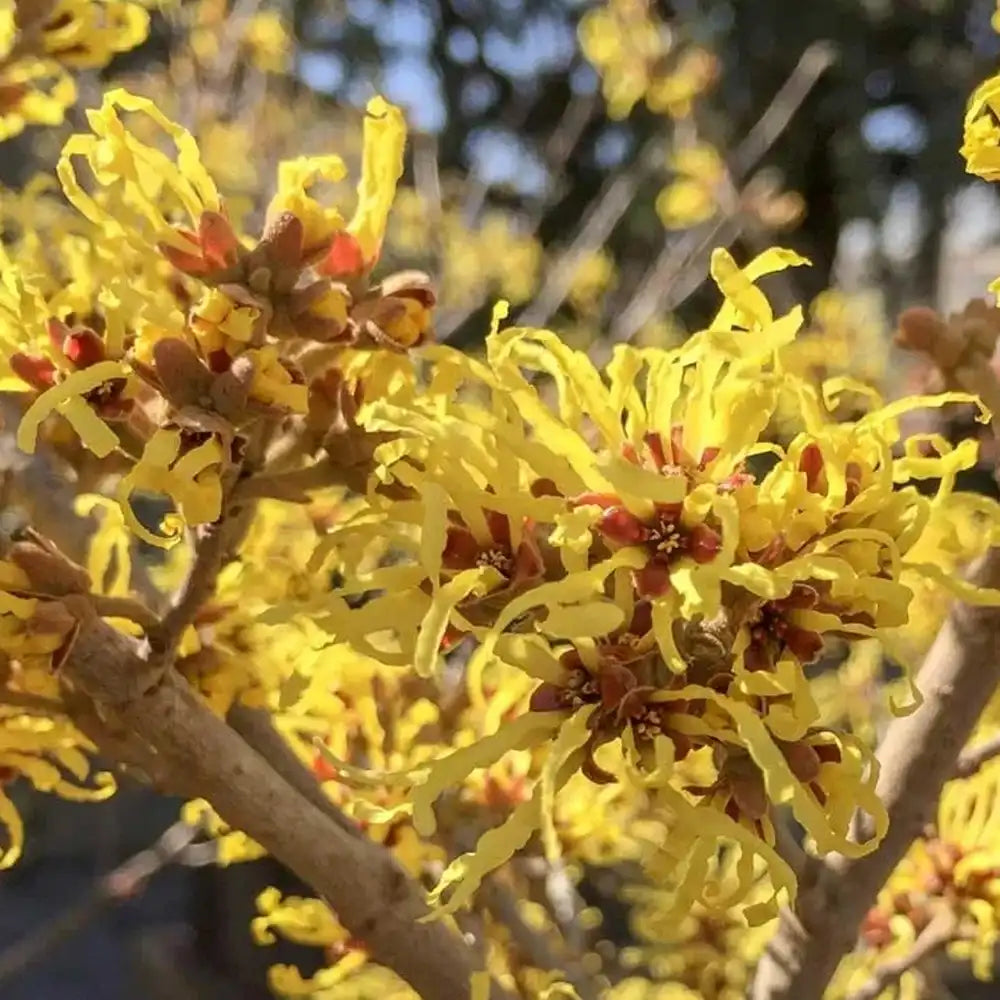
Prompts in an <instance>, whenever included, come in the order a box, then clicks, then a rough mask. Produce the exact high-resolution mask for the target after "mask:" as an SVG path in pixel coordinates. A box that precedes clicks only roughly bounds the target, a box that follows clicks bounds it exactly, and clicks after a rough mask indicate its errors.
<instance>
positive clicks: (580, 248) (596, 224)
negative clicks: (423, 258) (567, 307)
mask: <svg viewBox="0 0 1000 1000" xmlns="http://www.w3.org/2000/svg"><path fill="white" fill-rule="evenodd" d="M584 110H586V111H587V116H586V117H584V115H583V113H582V111H581V106H580V105H576V104H574V102H573V101H570V103H569V105H568V106H567V108H566V111H565V112H564V115H563V118H562V119H561V120H560V123H559V124H558V125H557V126H556V130H555V132H554V133H553V140H550V143H549V146H548V149H549V150H550V151H551V153H552V155H553V156H555V155H556V154H558V155H560V156H561V157H562V158H563V160H566V159H568V158H569V156H570V155H571V154H572V152H573V150H574V149H575V148H576V143H577V142H578V141H579V139H580V135H581V134H582V132H583V129H584V128H585V127H586V124H587V121H588V120H589V114H590V113H591V111H592V108H589V109H586V108H585V109H584ZM567 122H568V124H567ZM571 126H572V127H571ZM661 158H662V150H661V148H660V145H659V143H656V142H649V143H647V144H646V146H644V147H643V149H642V150H641V151H640V152H639V154H638V156H637V157H636V159H635V161H634V162H633V163H632V164H631V165H630V166H629V167H627V168H626V169H625V170H622V171H620V172H619V173H617V174H615V176H614V177H613V178H610V179H609V180H608V181H607V182H606V183H605V184H604V186H603V187H602V188H601V190H600V191H599V192H598V193H597V195H596V196H595V197H594V199H593V201H592V202H591V203H590V205H589V206H588V208H587V210H586V212H585V213H584V215H583V220H582V222H581V224H580V228H579V229H578V230H577V232H576V234H575V235H574V237H573V239H572V240H570V243H569V245H568V246H567V247H566V248H565V249H564V250H563V251H561V253H560V254H559V256H558V257H557V259H556V260H555V261H554V262H553V263H552V265H551V266H550V267H549V268H548V270H547V272H546V276H545V279H544V280H543V282H542V287H541V288H540V289H539V291H538V293H537V294H536V295H535V297H534V299H533V301H532V304H531V305H530V306H529V307H528V308H527V309H526V310H525V312H524V314H523V315H522V316H521V317H520V318H519V319H518V322H519V323H521V324H523V325H525V326H544V325H545V324H546V323H547V322H548V320H549V318H550V317H551V316H552V314H553V313H555V311H556V310H557V309H558V308H559V306H560V305H562V303H563V301H564V300H565V298H566V296H567V295H568V294H569V290H570V288H571V286H572V283H573V277H574V275H575V274H576V271H577V269H578V268H579V266H580V263H581V261H583V260H585V259H586V258H587V256H589V255H590V254H592V253H593V252H594V251H596V250H598V249H599V248H600V247H602V246H603V245H604V244H605V243H606V242H607V240H608V237H609V236H610V235H611V233H612V231H613V230H614V228H615V226H616V225H617V224H618V222H619V221H620V219H621V218H622V216H623V215H624V214H625V213H626V212H627V211H628V207H629V205H631V204H632V200H633V199H634V198H635V193H636V191H637V190H638V188H639V185H640V184H641V183H642V182H643V181H644V180H645V179H646V177H647V176H648V175H649V174H650V173H651V172H652V171H653V170H654V169H655V168H656V166H657V165H658V163H659V162H660V159H661ZM559 165H560V164H559V162H554V161H553V162H550V163H549V169H550V171H551V172H552V173H553V174H555V173H557V172H558V168H559ZM547 204H548V201H547V200H542V201H541V202H540V203H539V205H538V206H537V207H536V208H535V210H534V211H533V212H532V213H530V217H529V218H530V223H531V225H530V230H531V232H532V233H534V232H535V231H536V230H537V229H538V226H539V224H540V223H541V221H542V217H543V215H544V212H545V208H546V207H547ZM485 301H486V299H485V297H483V298H481V299H479V300H478V301H477V302H476V303H475V304H473V305H472V306H471V308H467V309H463V310H460V311H458V312H456V313H455V314H454V315H451V316H445V317H443V318H440V319H439V320H438V322H437V323H436V331H437V338H438V340H439V341H441V342H442V343H444V342H446V341H447V340H448V339H449V338H450V337H452V336H453V335H454V334H455V332H456V331H457V330H458V329H459V327H461V326H462V324H463V323H464V322H465V321H466V320H467V319H468V318H469V317H470V316H471V315H472V314H473V313H474V312H475V311H476V310H477V309H479V308H480V307H481V306H482V305H483V304H484V302H485Z"/></svg>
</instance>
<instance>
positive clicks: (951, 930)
mask: <svg viewBox="0 0 1000 1000" xmlns="http://www.w3.org/2000/svg"><path fill="white" fill-rule="evenodd" d="M957 929H958V920H957V919H956V917H955V914H954V912H953V911H952V910H950V909H948V908H947V907H943V908H942V909H941V910H939V911H938V912H937V913H936V914H935V915H934V916H933V917H932V918H931V922H930V923H929V924H928V925H927V926H926V927H925V928H924V929H923V930H922V931H921V932H920V933H919V934H918V935H917V939H916V941H914V942H913V947H912V948H910V950H909V951H908V952H907V953H906V954H905V955H900V956H899V958H893V959H889V960H888V961H886V962H882V963H881V964H880V965H878V966H876V968H875V971H874V973H872V977H871V979H869V980H868V982H867V983H865V985H864V986H862V987H861V988H860V989H858V990H855V991H854V992H853V993H851V994H849V996H848V998H847V1000H876V998H877V997H878V996H880V995H881V993H882V991H883V990H885V989H888V988H889V987H890V986H893V985H894V984H896V983H898V982H899V980H900V979H901V978H902V976H903V974H904V973H906V972H909V971H910V970H911V969H913V968H915V967H916V966H917V965H919V964H920V963H921V962H923V961H924V960H925V959H927V958H929V957H930V956H931V955H933V954H934V953H935V952H937V951H940V949H942V948H943V947H944V946H945V945H947V944H948V943H949V942H950V941H952V940H953V939H954V937H955V931H956V930H957Z"/></svg>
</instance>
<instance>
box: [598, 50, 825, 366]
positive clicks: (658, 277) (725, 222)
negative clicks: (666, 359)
mask: <svg viewBox="0 0 1000 1000" xmlns="http://www.w3.org/2000/svg"><path fill="white" fill-rule="evenodd" d="M835 58H836V49H835V48H834V46H833V45H832V44H831V43H830V42H824V41H820V42H814V43H813V44H812V45H810V46H809V47H808V48H807V49H806V50H805V52H803V53H802V56H801V58H800V59H799V61H798V63H797V64H796V66H795V68H794V69H793V70H792V72H791V74H790V75H789V77H788V79H787V80H786V81H785V82H784V84H783V85H782V86H781V88H780V89H779V90H778V93H777V94H775V96H774V99H773V100H772V101H771V103H770V104H769V105H768V107H767V108H766V109H765V111H764V113H763V114H762V115H761V116H760V118H759V119H758V121H757V123H756V124H755V125H754V126H753V127H752V128H751V129H750V131H749V132H748V133H747V135H746V138H745V139H744V140H743V141H742V142H741V143H740V144H739V146H737V148H736V151H735V152H734V153H733V155H732V157H731V158H730V162H729V168H728V176H727V178H726V181H727V185H726V186H727V188H728V192H724V193H726V194H727V199H726V200H727V202H728V204H727V208H726V211H725V212H724V213H723V214H721V215H719V216H717V217H716V218H714V219H710V220H708V221H707V222H704V223H702V224H701V225H700V226H696V227H695V228H694V229H692V230H690V232H688V233H685V234H684V236H682V237H681V238H680V239H679V240H677V241H675V242H674V243H672V244H669V245H668V246H666V247H664V249H663V250H662V251H661V252H660V254H659V255H658V256H657V258H656V260H655V261H654V262H653V264H652V265H651V266H650V268H649V269H648V270H647V271H646V274H645V275H644V276H643V278H642V279H641V281H640V282H639V285H638V287H637V288H636V291H635V292H634V293H633V296H632V298H631V300H630V301H629V302H628V304H627V305H626V306H625V308H624V309H623V310H622V311H621V313H620V314H619V317H618V319H617V321H616V322H615V323H614V325H613V326H612V328H611V332H610V335H609V338H608V339H609V340H610V342H611V343H612V344H615V343H623V342H625V341H627V340H631V339H632V337H634V336H635V335H636V333H638V332H639V330H640V329H642V327H643V326H644V325H645V324H646V323H647V322H649V320H650V319H652V317H653V316H655V315H656V313H657V312H658V311H660V310H663V311H667V312H669V311H670V310H673V309H676V308H677V307H678V306H679V305H680V304H681V303H682V302H683V301H684V299H685V298H687V296H688V295H690V294H691V292H693V291H694V289H695V288H697V287H698V285H700V284H701V281H702V280H703V278H702V273H703V271H704V264H703V258H704V256H705V254H706V253H707V252H708V251H709V250H711V249H712V247H713V246H714V245H715V244H716V242H717V241H718V239H719V236H720V234H721V233H722V231H723V230H724V229H725V228H727V227H731V228H730V232H729V235H728V238H727V239H726V240H723V241H722V242H724V243H725V244H726V245H729V244H731V243H732V242H733V241H734V240H735V239H736V238H737V237H738V236H739V234H740V232H741V231H742V228H743V227H742V223H740V222H739V221H738V216H739V214H740V213H739V206H740V201H741V199H740V197H739V194H738V189H737V185H738V184H739V183H741V182H742V181H743V179H744V178H745V176H746V175H747V174H749V173H750V171H751V170H753V169H754V167H756V166H757V164H758V163H759V162H760V160H761V159H762V158H763V157H764V156H765V155H766V154H767V152H768V150H769V149H770V148H771V146H772V145H773V144H774V143H775V141H777V139H778V138H779V136H780V135H781V133H782V132H784V130H785V129H786V128H787V127H788V124H789V122H791V120H792V118H793V116H794V115H795V112H796V111H797V110H798V109H799V107H801V105H802V102H803V101H804V100H805V99H806V97H808V96H809V93H810V92H811V91H812V89H813V87H814V86H815V85H816V83H817V81H818V80H819V78H820V77H821V76H822V75H823V73H825V72H826V70H827V69H829V67H830V66H831V65H833V62H834V60H835ZM734 223H735V224H734ZM688 272H693V273H695V274H697V276H698V281H697V283H695V284H694V285H693V286H691V285H688V284H687V283H685V281H684V276H685V274H687V273H688ZM602 349H606V348H602Z"/></svg>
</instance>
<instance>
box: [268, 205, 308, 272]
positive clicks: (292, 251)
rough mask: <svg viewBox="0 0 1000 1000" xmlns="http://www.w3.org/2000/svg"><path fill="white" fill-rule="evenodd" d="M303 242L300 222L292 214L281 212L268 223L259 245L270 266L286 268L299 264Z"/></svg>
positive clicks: (303, 237) (303, 230) (302, 230)
mask: <svg viewBox="0 0 1000 1000" xmlns="http://www.w3.org/2000/svg"><path fill="white" fill-rule="evenodd" d="M304 240H305V229H304V227H303V225H302V220H301V219H300V218H299V217H298V216H297V215H295V214H294V213H292V212H282V213H281V214H280V215H278V216H277V217H275V218H274V219H271V220H269V221H268V223H267V228H266V229H265V230H264V235H263V237H262V238H261V244H262V246H263V248H264V250H265V253H266V254H267V259H268V260H269V261H270V262H271V263H272V264H274V265H276V266H277V267H279V268H286V267H295V266H296V265H298V264H299V263H300V261H301V259H302V244H303V241H304Z"/></svg>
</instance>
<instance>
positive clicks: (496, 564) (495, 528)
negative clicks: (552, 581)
mask: <svg viewBox="0 0 1000 1000" xmlns="http://www.w3.org/2000/svg"><path fill="white" fill-rule="evenodd" d="M485 515H486V526H487V529H488V530H489V536H490V537H489V539H480V538H477V537H476V536H475V535H474V534H473V533H472V531H471V530H470V529H469V528H468V527H467V526H466V525H465V523H464V522H463V521H462V519H461V517H460V516H459V515H458V514H457V513H455V512H453V513H452V524H451V525H450V526H449V527H448V534H447V538H446V541H445V546H444V552H443V553H442V555H441V564H442V566H443V567H444V568H445V570H449V571H451V572H461V571H462V570H466V569H474V568H475V567H477V566H491V567H492V568H493V569H495V570H497V572H499V573H500V575H501V576H503V578H504V580H505V581H506V583H507V584H508V585H513V584H519V583H523V582H524V581H526V580H531V579H533V578H535V577H539V576H541V574H542V573H543V571H544V564H543V562H542V557H541V553H540V552H539V550H538V543H537V541H536V540H535V537H534V525H533V523H532V522H531V521H530V520H528V519H525V520H524V522H523V524H522V532H521V540H520V542H519V543H518V546H517V548H516V549H515V548H514V547H513V542H512V539H511V530H510V521H509V519H508V518H507V516H506V515H505V514H500V513H498V512H497V511H492V510H488V511H485Z"/></svg>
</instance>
